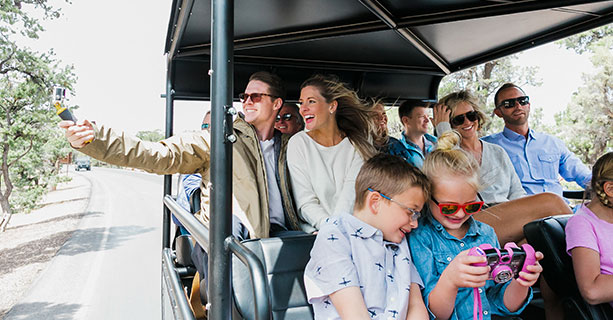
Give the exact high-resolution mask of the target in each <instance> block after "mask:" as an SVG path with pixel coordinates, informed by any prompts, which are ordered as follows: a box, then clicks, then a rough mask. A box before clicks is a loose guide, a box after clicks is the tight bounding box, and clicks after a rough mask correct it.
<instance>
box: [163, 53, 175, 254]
mask: <svg viewBox="0 0 613 320" xmlns="http://www.w3.org/2000/svg"><path fill="white" fill-rule="evenodd" d="M167 68H168V70H166V138H168V137H170V136H172V125H173V121H174V120H173V117H174V102H175V101H174V90H173V89H172V82H171V81H172V76H173V72H174V62H173V61H172V60H171V61H168V66H167ZM171 192H172V175H168V174H167V175H165V176H164V196H166V195H167V194H171ZM162 214H163V221H162V248H170V210H169V209H168V208H167V207H166V206H164V212H163V213H162Z"/></svg>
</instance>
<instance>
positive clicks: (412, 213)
mask: <svg viewBox="0 0 613 320" xmlns="http://www.w3.org/2000/svg"><path fill="white" fill-rule="evenodd" d="M367 190H368V191H370V192H376V193H378V194H380V195H381V196H382V197H383V198H385V199H387V200H389V201H391V202H393V203H395V204H396V205H398V206H399V207H400V208H401V209H403V210H406V211H408V212H409V213H410V214H409V217H410V218H411V220H412V221H417V219H419V217H421V212H419V211H417V210H415V209H411V208H409V207H407V206H405V205H404V204H402V203H400V202H398V201H396V200H394V199H392V198H390V197H388V196H386V195H384V194H383V193H381V192H379V191H375V190H373V189H372V188H368V189H367Z"/></svg>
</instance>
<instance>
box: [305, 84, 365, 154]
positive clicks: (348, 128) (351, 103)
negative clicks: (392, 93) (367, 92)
mask: <svg viewBox="0 0 613 320" xmlns="http://www.w3.org/2000/svg"><path fill="white" fill-rule="evenodd" d="M308 86H313V87H315V88H317V90H318V91H319V93H320V94H321V95H322V97H324V99H326V102H327V103H332V102H333V101H336V102H337V103H338V106H337V107H336V112H335V119H336V125H337V126H338V128H339V130H340V131H341V133H342V134H344V135H345V136H346V137H347V138H349V141H351V143H352V144H353V146H354V147H355V148H356V149H357V150H358V152H359V153H360V155H361V156H362V158H364V160H368V159H370V158H371V157H372V156H374V155H375V154H376V153H377V150H376V149H375V147H374V145H373V141H374V137H376V136H377V134H376V132H377V131H376V129H375V126H374V123H373V121H372V120H371V118H372V117H373V116H374V112H373V111H372V109H371V108H369V107H367V106H366V105H365V104H364V103H363V102H362V100H360V98H359V97H358V95H357V93H356V92H355V91H353V90H351V89H349V88H347V87H346V86H345V84H343V83H342V82H340V80H339V79H338V77H336V76H334V75H321V74H316V75H314V76H312V77H310V78H308V79H307V80H305V81H304V82H303V83H302V85H301V86H300V89H304V88H305V87H308Z"/></svg>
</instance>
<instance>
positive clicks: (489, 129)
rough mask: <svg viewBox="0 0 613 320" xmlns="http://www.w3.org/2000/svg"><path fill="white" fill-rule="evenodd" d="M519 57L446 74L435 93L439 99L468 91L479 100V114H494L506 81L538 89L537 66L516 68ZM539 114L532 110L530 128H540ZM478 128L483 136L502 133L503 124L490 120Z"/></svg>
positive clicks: (495, 118)
mask: <svg viewBox="0 0 613 320" xmlns="http://www.w3.org/2000/svg"><path fill="white" fill-rule="evenodd" d="M517 58H518V55H517V54H515V55H512V56H508V57H504V58H501V59H497V60H492V61H489V62H486V63H483V64H480V65H478V66H474V67H472V68H468V69H465V70H461V71H458V72H454V73H452V74H450V75H447V76H446V77H444V78H443V80H442V81H441V84H440V86H439V90H438V96H439V98H442V97H444V96H446V95H447V94H450V93H452V92H455V91H459V90H470V91H471V92H472V93H473V94H475V95H476V96H477V98H478V99H479V104H480V106H481V108H482V111H483V112H485V114H487V115H493V111H494V94H495V93H496V90H498V88H500V87H501V86H502V85H503V84H504V83H506V82H513V83H515V84H517V85H518V86H524V85H531V86H540V85H541V82H540V80H539V79H537V78H536V72H537V71H538V67H518V66H516V65H514V64H513V62H514V61H515V60H517ZM541 119H542V111H541V112H539V110H535V109H533V112H532V114H531V126H532V127H533V128H539V127H541V126H542V121H541ZM490 120H491V121H488V122H487V123H486V124H485V125H484V127H483V128H482V129H481V133H482V134H484V135H487V134H490V133H494V132H498V131H501V130H502V127H503V126H504V123H503V121H502V120H501V119H499V118H497V117H491V118H490Z"/></svg>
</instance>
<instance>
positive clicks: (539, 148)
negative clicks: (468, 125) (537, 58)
mask: <svg viewBox="0 0 613 320" xmlns="http://www.w3.org/2000/svg"><path fill="white" fill-rule="evenodd" d="M494 103H495V104H496V108H495V109H494V114H496V116H498V117H500V118H502V119H503V120H504V130H503V131H502V132H499V133H496V134H493V135H490V136H487V137H484V138H483V140H485V141H487V142H491V143H495V144H497V145H499V146H501V147H502V148H504V149H505V151H506V152H507V154H508V155H509V158H511V162H512V163H513V166H514V167H515V172H517V175H518V176H519V179H520V180H521V183H522V186H523V187H524V189H525V190H526V192H527V193H528V194H537V193H542V192H552V193H555V194H558V195H559V196H562V186H561V185H560V182H559V181H558V176H562V178H564V179H565V180H566V181H575V182H576V183H577V184H579V185H580V186H582V187H583V188H585V187H586V185H587V184H588V183H589V181H590V179H591V178H592V173H591V171H590V170H589V169H588V168H587V167H586V166H585V165H584V164H583V163H582V162H581V160H579V158H577V156H575V155H574V154H573V153H572V152H570V151H569V150H568V148H567V147H566V146H565V145H564V142H562V141H561V140H560V139H558V138H556V137H554V136H551V135H548V134H544V133H539V132H535V131H534V130H532V129H530V128H529V126H528V117H529V115H530V99H529V97H528V96H527V95H526V94H525V93H524V91H523V90H522V89H521V88H520V87H518V86H516V85H514V84H512V83H506V84H504V85H503V86H502V87H501V88H500V89H498V91H497V92H496V95H495V96H494Z"/></svg>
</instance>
